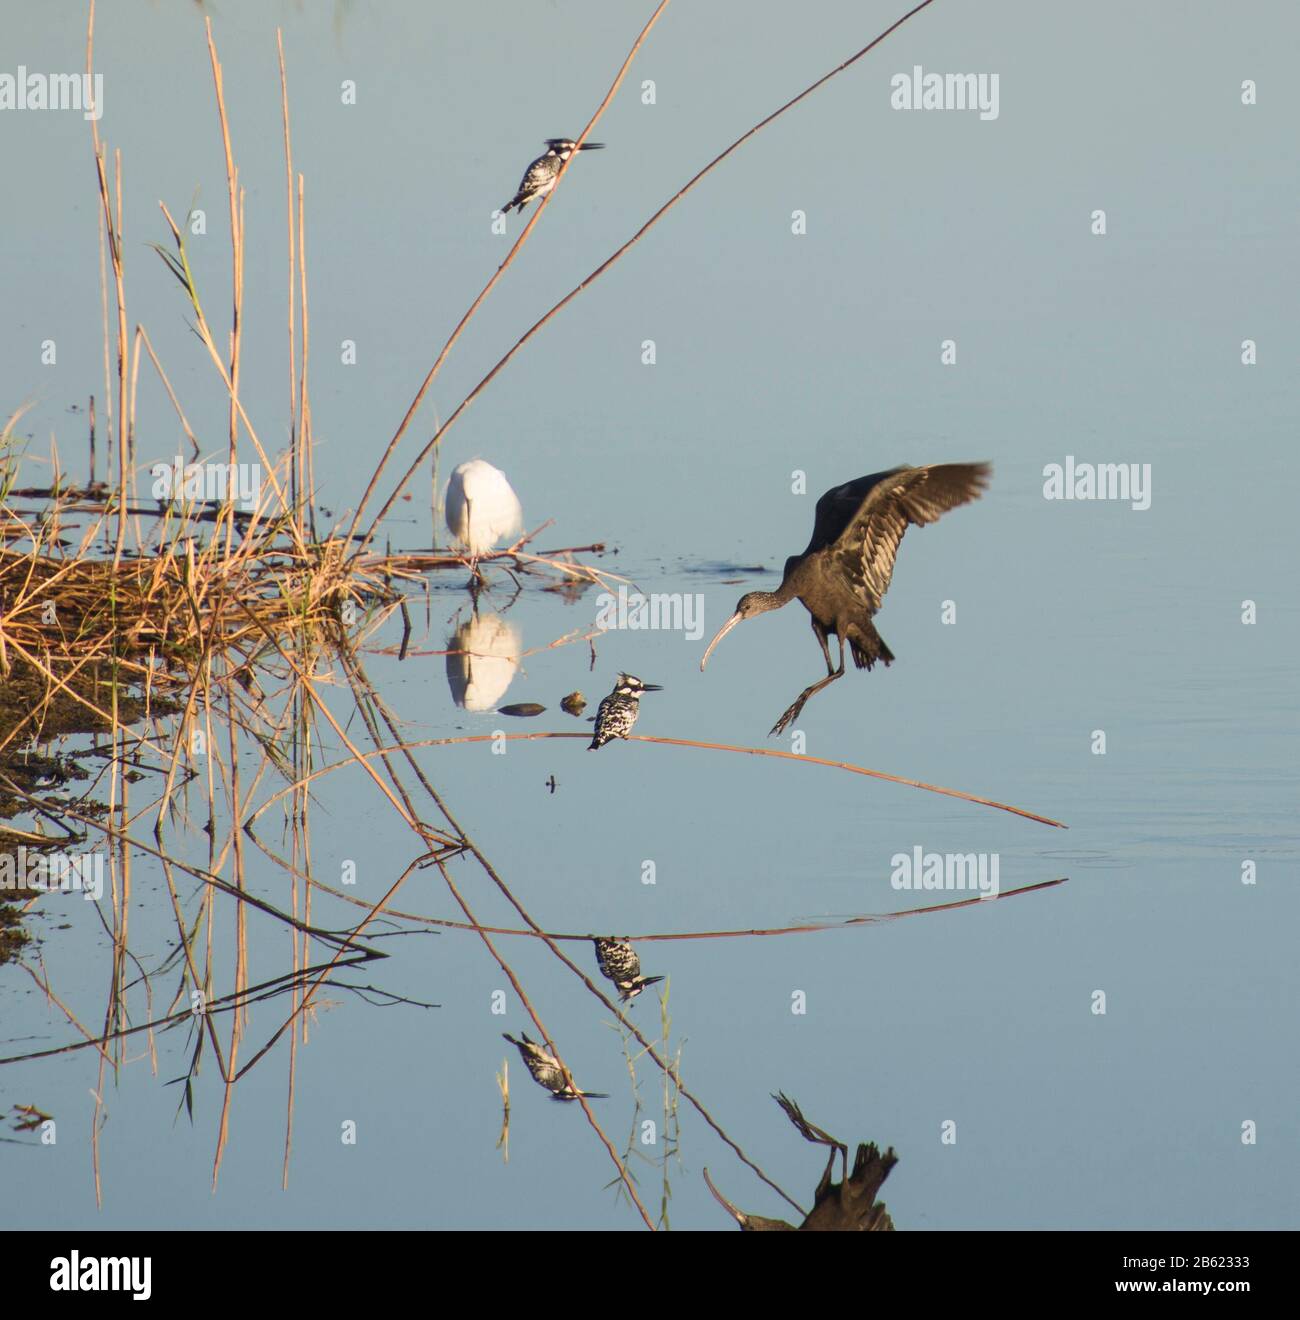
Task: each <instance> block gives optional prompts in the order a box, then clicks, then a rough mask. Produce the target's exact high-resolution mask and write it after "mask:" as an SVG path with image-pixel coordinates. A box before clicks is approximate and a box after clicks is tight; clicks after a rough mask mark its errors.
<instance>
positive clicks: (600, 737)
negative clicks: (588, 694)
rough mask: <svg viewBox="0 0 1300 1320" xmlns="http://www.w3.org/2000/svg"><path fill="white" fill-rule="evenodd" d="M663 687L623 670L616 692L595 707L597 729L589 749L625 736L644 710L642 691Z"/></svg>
mask: <svg viewBox="0 0 1300 1320" xmlns="http://www.w3.org/2000/svg"><path fill="white" fill-rule="evenodd" d="M662 691H663V689H662V688H661V687H660V686H659V685H658V684H657V683H643V682H642V681H641V680H640V679H639V678H637V677H636V676H635V675H634V674H620V675H619V676H618V680H617V681H616V682H615V684H614V690H613V692H611V693H610V694H609V696H607V697H606V698H605V699H604V701H602V702H601V703H600V705H599V706H598V707H597V709H596V731H595V733H594V735H593V736H592V739H591V745H590V746H589V747H588V748H587V750H588V751H589V752H595V751H599V750H600V748H602V747H604V745H605V744H606V743H607V742H613V740H614V739H615V738H626V737H627V735H628V734H629V733H631V732H632V726H633V725H634V724H635V723H636V717H637V715H639V714H640V712H641V694H642V693H643V692H662Z"/></svg>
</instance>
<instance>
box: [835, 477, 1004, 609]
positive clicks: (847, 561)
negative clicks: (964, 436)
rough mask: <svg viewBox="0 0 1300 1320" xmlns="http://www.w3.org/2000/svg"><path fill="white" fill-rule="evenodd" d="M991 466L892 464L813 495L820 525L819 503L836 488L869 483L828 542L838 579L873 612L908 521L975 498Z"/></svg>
mask: <svg viewBox="0 0 1300 1320" xmlns="http://www.w3.org/2000/svg"><path fill="white" fill-rule="evenodd" d="M991 471H992V469H991V468H990V467H989V465H988V464H987V463H935V464H932V465H930V466H929V467H902V468H895V469H894V470H893V471H892V472H884V473H881V474H879V475H878V476H876V477H863V478H862V481H861V482H850V483H849V484H848V485H847V486H840V487H838V488H837V490H835V491H829V492H828V493H827V495H824V496H823V497H822V499H821V500H819V501H818V503H817V513H818V522H819V525H820V521H821V512H822V503H823V502H824V501H825V500H826V499H828V498H829V496H832V495H834V496H837V497H838V496H839V495H840V492H845V491H850V490H851V489H852V488H853V487H854V486H857V485H861V484H863V483H870V485H869V487H868V488H867V489H866V491H865V494H864V495H863V496H862V497H861V498H860V499H859V502H858V506H857V509H856V512H854V513H852V514H851V515H849V516H848V518H847V519H846V520H845V524H844V526H843V528H842V530H841V531H840V533H839V535H838V536H837V537H836V538H835V540H834V541H833V543H831V545H830V555H831V557H832V558H833V559H834V561H835V565H836V567H837V568H838V569H839V571H840V573H841V574H842V575H843V578H844V580H845V581H846V582H847V583H848V584H849V585H850V586H851V587H852V589H853V591H854V592H855V594H857V595H858V596H860V597H861V598H862V599H863V600H864V601H866V603H867V604H868V605H869V606H870V607H871V609H872V611H873V612H874V611H875V610H878V609H879V608H880V604H881V601H882V600H883V599H884V596H885V592H886V591H888V590H889V581H890V578H892V577H893V575H894V560H895V558H896V557H897V555H898V543H899V542H900V541H901V540H902V539H903V533H904V532H905V531H907V528H908V526H909V524H911V523H916V524H918V525H920V526H924V525H925V524H926V523H932V522H935V521H937V520H938V519H939V518H940V517H941V516H942V515H943V514H945V513H947V512H948V510H949V509H955V508H957V506H958V505H960V504H968V503H969V502H970V501H971V500H974V499H978V498H979V496H980V494H981V493H982V492H983V490H984V489H985V487H986V486H987V485H988V481H989V475H990V473H991ZM842 503H843V500H840V501H839V503H838V504H836V505H835V506H834V507H835V508H836V509H837V510H838V508H839V507H842ZM829 516H830V515H829V514H828V517H829ZM836 516H838V514H837V515H836Z"/></svg>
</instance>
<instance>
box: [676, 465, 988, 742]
mask: <svg viewBox="0 0 1300 1320" xmlns="http://www.w3.org/2000/svg"><path fill="white" fill-rule="evenodd" d="M991 473H992V469H991V468H990V466H989V465H988V464H987V463H935V464H931V465H929V466H927V467H896V468H890V470H889V471H888V472H874V473H872V474H871V475H870V476H868V477H859V478H858V479H857V480H856V481H849V482H846V483H845V484H844V485H842V486H835V487H833V488H832V489H831V490H828V491H827V492H826V494H825V495H823V496H822V497H821V499H819V500H818V501H817V514H816V520H815V522H814V524H813V534H812V539H811V540H810V541H809V542H808V548H807V549H806V550H805V551H804V552H803V554H801V555H792V556H791V557H790V558H789V559H787V560H786V561H785V573H784V575H783V577H782V579H781V585H780V586H779V587H778V588H777V589H776V590H775V591H751V592H750V593H749V594H748V595H745V596H742V597H741V598H740V600H739V601H737V602H736V612H735V613H734V614H733V615H732V616H731V618H729V619H728V620H727V622H726V623H724V624H723V625H722V627H721V628H720V629H719V630H718V633H717V636H715V637H714V639H713V640H712V641H711V642H710V643H709V645H708V648H707V650H705V652H704V658H703V659H702V660H701V661H700V668H701V669H703V668H704V666H705V665H706V664H707V663H708V659H709V656H710V655H711V654H712V653H713V648H714V647H715V646H717V644H718V643H719V642H720V641H721V640H722V639H723V637H725V636H726V635H727V633H729V632H730V631H731V630H732V628H734V627H735V626H736V624H738V623H740V622H741V620H742V619H749V618H752V617H753V616H754V615H755V614H762V613H764V612H765V611H767V610H775V609H780V607H781V606H782V605H785V604H787V603H788V602H789V601H792V600H795V599H798V600H799V601H801V602H802V604H803V606H804V608H805V609H806V610H807V611H808V613H809V614H810V615H812V627H813V632H814V633H815V634H816V636H817V641H818V644H819V645H820V646H821V650H822V657H823V658H824V659H825V661H826V677H825V678H823V679H822V680H821V681H820V682H817V683H814V684H812V685H811V686H810V687H807V688H805V689H804V690H803V692H802V693H800V695H799V698H798V700H797V701H795V703H794V704H793V705H792V706H791V707H790V708H789V709H788V710H787V711H786V712H785V714H784V715H782V716H781V718H780V719H779V720H778V721H777V722H776V724H775V726H774V727H773V729H772V732H773V733H780V732H781V731H782V730H783V729H784V728H786V726H787V725H789V724H791V723H792V722H793V721H794V720H796V719H797V718H798V716H799V712H800V711H801V710H803V707H804V703H805V702H806V701H807V700H808V698H809V697H811V696H813V695H814V694H815V693H817V692H820V691H821V690H822V688H824V687H826V686H827V685H828V684H830V683H833V682H834V681H835V680H836V679H837V678H842V677H843V675H844V648H845V645H846V644H847V646H848V647H849V649H850V651H851V652H852V655H853V663H854V664H855V665H857V667H858V668H859V669H870V668H871V667H872V666H873V665H874V664H876V662H877V661H879V662H880V663H881V664H884V665H888V664H889V663H890V662H891V661H892V660H893V659H894V654H893V652H892V651H891V650H890V649H889V647H888V646H886V645H885V641H884V638H882V637H881V635H880V634H879V633H878V632H877V631H876V628H875V624H874V623H872V617H873V616H874V615H875V613H876V611H877V610H879V609H880V606H881V603H882V602H883V600H884V598H885V592H886V591H888V590H889V582H890V579H891V578H892V577H893V574H894V560H895V559H896V558H897V556H898V544H899V542H900V541H901V540H902V539H903V533H904V532H905V531H907V529H908V527H910V526H912V525H913V524H915V525H916V526H918V527H922V526H925V524H927V523H932V522H935V521H937V520H938V519H939V518H940V517H941V516H942V515H943V514H945V513H947V512H948V510H949V509H955V508H957V507H958V506H959V505H962V504H968V503H969V502H970V501H971V500H974V499H978V498H979V496H980V495H981V494H982V493H983V491H984V490H985V488H986V487H987V486H988V482H989V477H990V475H991ZM832 633H833V634H834V635H835V636H836V637H838V638H839V644H840V667H839V668H838V669H836V668H835V667H834V666H833V665H832V664H831V655H830V650H829V648H828V647H827V645H826V642H827V639H828V638H829V637H830V636H831V634H832Z"/></svg>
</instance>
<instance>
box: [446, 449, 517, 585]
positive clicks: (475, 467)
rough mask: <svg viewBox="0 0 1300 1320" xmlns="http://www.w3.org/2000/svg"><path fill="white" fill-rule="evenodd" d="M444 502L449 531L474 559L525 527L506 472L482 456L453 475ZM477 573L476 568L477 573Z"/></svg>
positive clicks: (472, 460) (464, 464) (458, 469)
mask: <svg viewBox="0 0 1300 1320" xmlns="http://www.w3.org/2000/svg"><path fill="white" fill-rule="evenodd" d="M443 503H444V505H445V507H446V516H447V530H448V531H449V532H450V533H451V534H452V536H453V537H454V538H455V539H456V540H457V541H459V542H460V544H461V545H463V546H464V547H465V549H467V550H468V551H469V554H470V558H471V560H477V559H478V557H479V555H481V554H484V553H485V552H487V551H488V550H491V549H493V548H494V547H495V546H496V544H497V542H498V541H500V540H502V539H503V538H509V537H514V536H518V535H519V533H520V532H521V531H522V530H523V526H524V511H523V508H522V507H521V506H520V503H519V497H518V496H517V495H516V494H515V492H514V491H513V490H512V489H511V486H510V483H509V482H508V481H507V480H506V474H505V473H504V472H502V471H501V469H500V468H494V467H493V466H492V464H491V463H486V462H484V461H483V459H481V458H474V459H471V460H470V461H469V462H468V463H462V464H461V465H460V467H458V468H457V469H456V470H455V472H453V473H452V474H451V478H450V480H449V481H448V482H447V493H446V495H445V496H444V499H443ZM477 572H478V570H477V568H475V575H476V576H477Z"/></svg>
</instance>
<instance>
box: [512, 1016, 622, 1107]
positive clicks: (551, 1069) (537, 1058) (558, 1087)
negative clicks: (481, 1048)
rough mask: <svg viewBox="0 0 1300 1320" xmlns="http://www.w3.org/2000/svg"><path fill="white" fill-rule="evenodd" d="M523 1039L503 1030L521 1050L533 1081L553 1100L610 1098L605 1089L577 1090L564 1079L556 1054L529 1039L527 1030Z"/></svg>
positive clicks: (520, 1053) (521, 1055)
mask: <svg viewBox="0 0 1300 1320" xmlns="http://www.w3.org/2000/svg"><path fill="white" fill-rule="evenodd" d="M520 1034H521V1035H522V1036H523V1040H516V1039H515V1038H514V1037H513V1036H512V1035H511V1034H510V1033H509V1032H508V1031H503V1032H502V1033H501V1035H502V1036H503V1037H504V1038H505V1039H506V1040H508V1041H509V1042H510V1043H511V1044H512V1045H513V1046H515V1048H516V1049H517V1050H518V1051H519V1056H520V1058H522V1059H523V1061H524V1064H525V1066H526V1067H527V1068H528V1071H529V1072H530V1073H532V1075H533V1081H535V1082H536V1083H537V1085H538V1086H540V1087H542V1088H543V1089H544V1090H547V1091H549V1092H550V1093H551V1099H552V1100H577V1099H578V1098H579V1096H581V1097H582V1098H583V1099H585V1100H608V1099H609V1096H607V1095H606V1094H605V1093H604V1092H603V1091H575V1090H574V1089H573V1087H572V1086H570V1085H569V1083H568V1082H567V1081H565V1079H564V1069H563V1068H561V1067H560V1061H559V1060H558V1059H557V1058H556V1057H555V1055H554V1054H551V1053H548V1051H547V1050H546V1049H544V1048H543V1047H542V1046H541V1045H539V1044H537V1042H536V1041H533V1040H529V1039H528V1033H527V1032H526V1031H524V1032H521V1033H520Z"/></svg>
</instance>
